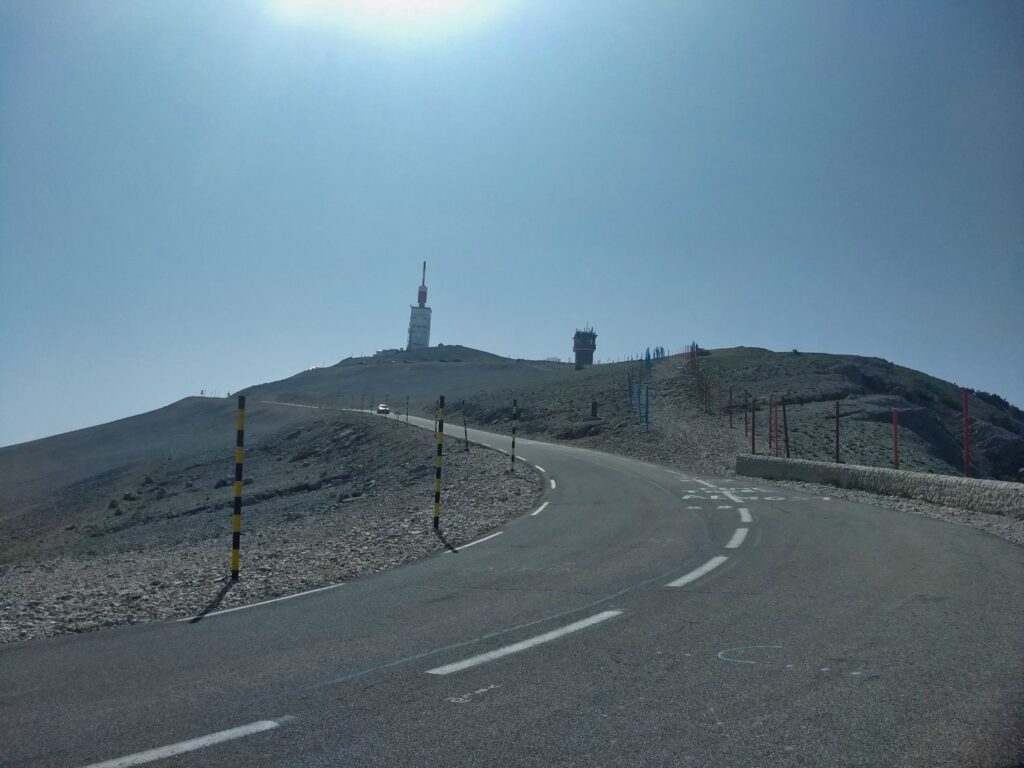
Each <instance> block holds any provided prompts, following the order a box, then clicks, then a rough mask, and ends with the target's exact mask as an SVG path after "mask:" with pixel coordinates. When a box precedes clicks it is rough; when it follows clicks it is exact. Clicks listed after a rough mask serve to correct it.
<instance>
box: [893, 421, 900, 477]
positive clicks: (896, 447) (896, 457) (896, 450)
mask: <svg viewBox="0 0 1024 768" xmlns="http://www.w3.org/2000/svg"><path fill="white" fill-rule="evenodd" d="M892 468H893V469H899V468H900V412H899V411H897V410H896V409H895V408H893V409H892Z"/></svg>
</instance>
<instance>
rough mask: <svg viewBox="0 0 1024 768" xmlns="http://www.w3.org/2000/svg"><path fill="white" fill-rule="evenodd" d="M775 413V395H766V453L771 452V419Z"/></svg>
mask: <svg viewBox="0 0 1024 768" xmlns="http://www.w3.org/2000/svg"><path fill="white" fill-rule="evenodd" d="M774 414H775V395H768V453H769V454H771V452H772V421H773V418H772V417H773V416H774Z"/></svg>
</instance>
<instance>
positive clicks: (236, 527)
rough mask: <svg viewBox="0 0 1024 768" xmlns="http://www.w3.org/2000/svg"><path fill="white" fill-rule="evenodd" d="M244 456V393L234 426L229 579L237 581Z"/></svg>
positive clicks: (241, 396) (240, 539) (240, 398)
mask: <svg viewBox="0 0 1024 768" xmlns="http://www.w3.org/2000/svg"><path fill="white" fill-rule="evenodd" d="M244 458H245V395H239V396H238V424H237V426H236V428H235V487H234V489H235V500H234V504H235V507H234V513H233V514H232V516H231V579H232V581H238V550H239V548H240V546H241V543H242V460H243V459H244Z"/></svg>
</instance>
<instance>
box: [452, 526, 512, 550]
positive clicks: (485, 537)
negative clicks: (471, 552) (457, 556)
mask: <svg viewBox="0 0 1024 768" xmlns="http://www.w3.org/2000/svg"><path fill="white" fill-rule="evenodd" d="M503 533H504V531H498V532H497V533H492V534H491V535H490V536H484V537H483V538H482V539H477V540H476V541H471V542H469V544H463V545H462V546H461V547H456V548H455V551H457V552H461V551H462V550H464V549H465V548H466V547H472V546H474V545H476V544H480V543H481V542H484V541H487V540H488V539H493V538H494V537H495V536H501V534H503ZM451 553H452V551H451V550H450V549H446V550H445V554H447V555H450V554H451Z"/></svg>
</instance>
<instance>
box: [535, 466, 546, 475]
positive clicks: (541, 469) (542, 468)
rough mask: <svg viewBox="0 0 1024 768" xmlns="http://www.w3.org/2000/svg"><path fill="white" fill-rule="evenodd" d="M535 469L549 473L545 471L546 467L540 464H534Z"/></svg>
mask: <svg viewBox="0 0 1024 768" xmlns="http://www.w3.org/2000/svg"><path fill="white" fill-rule="evenodd" d="M533 468H534V469H539V470H540V471H541V472H544V473H545V474H546V473H547V470H546V469H544V467H542V466H541V465H540V464H534V465H533Z"/></svg>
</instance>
